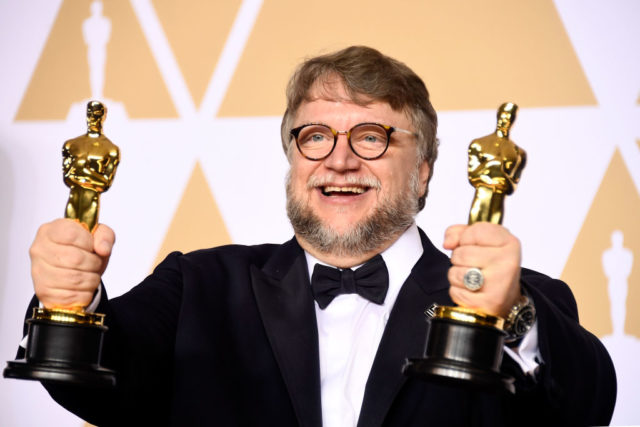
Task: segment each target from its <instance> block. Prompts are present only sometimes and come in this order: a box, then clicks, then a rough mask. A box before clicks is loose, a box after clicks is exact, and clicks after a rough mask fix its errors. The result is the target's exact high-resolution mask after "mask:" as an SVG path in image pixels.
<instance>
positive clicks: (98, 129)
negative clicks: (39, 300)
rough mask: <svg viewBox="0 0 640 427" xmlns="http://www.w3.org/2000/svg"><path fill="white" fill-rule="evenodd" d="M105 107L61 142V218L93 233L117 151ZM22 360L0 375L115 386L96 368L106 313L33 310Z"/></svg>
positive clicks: (91, 109) (93, 108)
mask: <svg viewBox="0 0 640 427" xmlns="http://www.w3.org/2000/svg"><path fill="white" fill-rule="evenodd" d="M105 117H106V109H105V107H104V106H103V105H102V103H100V102H98V101H91V102H89V104H87V127H88V129H87V133H86V134H85V135H81V136H79V137H77V138H74V139H71V140H69V141H66V142H65V143H64V146H63V147H62V157H63V161H62V170H63V175H64V183H65V184H66V185H67V186H68V187H69V188H70V192H69V199H68V201H67V205H66V208H65V218H70V219H73V220H76V221H78V222H80V223H81V224H82V225H84V226H85V227H86V228H87V229H88V230H89V231H91V232H93V231H94V230H95V229H96V227H97V225H98V210H99V207H100V194H101V193H103V192H105V191H107V190H108V189H109V187H110V186H111V183H112V182H113V177H114V175H115V172H116V168H117V166H118V163H119V161H120V150H119V149H118V147H117V146H116V145H115V144H113V143H112V142H111V141H109V139H108V138H107V137H106V136H104V135H103V134H102V123H103V122H104V120H105ZM27 324H28V328H29V332H28V337H27V346H26V352H25V358H24V359H20V360H15V361H10V362H8V363H7V367H6V369H5V370H4V376H5V377H7V378H19V379H30V380H39V381H45V382H47V381H48V382H64V383H75V384H81V385H86V386H91V387H113V386H115V372H113V371H111V370H109V369H105V368H103V367H101V366H100V358H101V352H102V341H103V336H104V333H105V332H106V330H107V327H106V326H104V314H99V313H88V312H86V311H85V310H84V307H81V306H80V305H78V306H71V307H65V308H44V307H40V308H37V307H36V308H34V309H33V316H32V317H31V318H30V319H28V320H27Z"/></svg>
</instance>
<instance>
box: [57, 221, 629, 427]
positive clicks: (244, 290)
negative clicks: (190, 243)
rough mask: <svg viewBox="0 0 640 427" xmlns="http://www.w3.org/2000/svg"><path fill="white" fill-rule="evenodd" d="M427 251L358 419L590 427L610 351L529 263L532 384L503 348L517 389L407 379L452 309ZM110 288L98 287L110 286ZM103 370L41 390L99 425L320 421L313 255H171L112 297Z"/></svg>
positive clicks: (393, 320)
mask: <svg viewBox="0 0 640 427" xmlns="http://www.w3.org/2000/svg"><path fill="white" fill-rule="evenodd" d="M421 237H422V244H423V247H424V254H423V255H422V257H421V258H420V260H419V261H418V263H417V264H416V265H415V266H414V268H413V270H412V272H411V274H410V276H409V277H408V278H407V280H406V282H405V283H404V285H403V287H402V289H401V291H400V294H399V295H398V298H397V300H396V303H395V306H394V307H393V310H392V312H391V315H390V317H389V320H388V323H387V326H386V329H385V331H384V334H383V337H382V340H381V342H380V346H379V348H378V352H377V354H376V356H375V360H374V363H373V367H372V369H371V373H370V375H369V378H368V381H367V384H366V389H365V395H364V401H363V404H362V409H361V413H360V418H359V422H358V426H362V427H369V426H381V425H384V426H414V425H415V426H418V425H420V426H427V425H433V426H472V425H483V426H485V425H486V426H499V425H556V424H557V425H591V424H606V423H608V421H609V419H610V417H611V414H612V411H613V406H614V402H615V390H616V384H615V374H614V371H613V366H612V363H611V360H610V358H609V356H608V354H607V352H606V350H605V349H604V347H603V346H602V345H601V343H600V342H599V341H598V339H597V338H595V337H594V336H593V335H591V334H590V333H589V332H587V331H585V330H584V329H583V328H582V327H581V326H580V325H579V324H578V322H577V308H576V305H575V301H574V299H573V296H572V295H571V292H570V291H569V289H568V287H567V286H566V285H565V284H564V283H562V282H560V281H556V280H551V279H549V278H548V277H546V276H543V275H541V274H539V273H535V272H533V271H530V270H523V272H522V282H523V284H524V286H526V288H527V290H528V292H529V293H530V295H531V296H532V297H533V300H534V302H535V306H536V309H537V313H538V328H539V329H538V330H539V348H540V351H541V354H542V358H543V359H544V362H543V363H542V365H541V368H540V372H539V373H538V375H537V379H536V380H535V381H534V380H532V379H531V378H530V377H527V376H525V375H524V374H523V373H522V372H521V371H520V368H519V367H518V366H517V365H516V364H515V363H514V362H513V361H512V360H511V359H510V358H509V357H508V356H506V355H505V357H504V360H503V365H502V370H503V371H504V372H508V373H510V374H511V375H513V376H515V377H516V386H517V392H516V394H515V395H513V396H511V395H505V394H499V393H495V394H492V393H487V392H480V391H473V390H467V389H463V388H459V387H454V386H447V385H440V384H434V383H428V382H423V381H420V380H417V379H413V378H407V377H405V376H404V375H403V374H402V373H401V368H402V366H403V363H404V361H405V359H406V358H407V357H417V356H421V355H422V352H423V348H424V343H425V337H426V332H427V323H426V321H425V316H424V311H425V308H426V307H428V306H429V305H430V304H431V303H433V302H437V303H439V304H448V305H451V304H452V301H451V300H450V298H449V295H448V288H449V284H448V281H447V270H448V268H449V265H450V263H449V259H448V258H447V257H446V256H445V255H444V254H442V253H441V252H440V251H438V250H437V249H436V248H435V247H434V246H433V245H432V244H431V242H430V241H429V240H428V238H427V237H426V236H425V235H424V233H422V231H421ZM103 290H104V289H103ZM97 311H98V312H102V313H105V314H106V315H107V324H108V326H109V328H110V329H109V331H108V333H107V334H106V338H105V344H104V354H103V365H106V366H107V367H110V368H112V369H115V370H117V372H118V385H117V387H116V389H115V390H113V391H100V390H86V389H79V388H74V387H66V386H54V385H46V387H47V388H48V390H49V392H50V393H51V394H52V396H53V397H54V398H55V399H56V400H57V401H58V402H59V403H60V404H62V405H63V406H65V407H66V408H68V409H69V410H71V411H72V412H74V413H76V414H78V415H79V416H80V417H82V418H84V419H86V420H87V421H89V422H91V423H94V424H97V425H175V426H197V425H215V426H237V425H238V426H297V425H300V426H310V427H319V426H321V425H322V419H321V418H322V415H321V402H320V375H319V371H320V369H319V361H318V336H317V324H316V319H315V309H314V300H313V297H312V295H311V290H310V284H309V277H308V270H307V266H306V259H305V256H304V253H303V251H302V249H301V248H300V246H299V245H298V244H297V242H296V240H295V239H292V240H290V241H289V242H287V243H285V244H283V245H260V246H238V245H231V246H225V247H220V248H214V249H208V250H201V251H196V252H192V253H189V254H186V255H183V254H180V253H173V254H171V255H169V256H168V257H167V258H166V259H165V261H164V262H162V263H161V264H160V265H159V266H158V267H157V268H156V270H155V271H154V273H153V274H152V275H151V276H149V277H147V278H146V279H145V280H144V281H143V282H142V283H141V284H140V285H138V286H137V287H135V288H133V289H132V290H131V291H130V292H128V293H127V294H125V295H123V296H121V297H118V298H114V299H112V300H110V301H108V300H107V298H104V297H103V300H102V302H101V304H100V307H99V308H98V310H97Z"/></svg>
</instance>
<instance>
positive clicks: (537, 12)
mask: <svg viewBox="0 0 640 427" xmlns="http://www.w3.org/2000/svg"><path fill="white" fill-rule="evenodd" d="M331 10H339V11H340V17H341V18H339V19H335V18H331V17H329V16H328V14H327V13H328V12H327V11H331ZM318 17H325V18H326V19H318ZM283 22H286V23H287V25H283ZM470 34H473V36H472V37H470V36H469V35H470ZM399 41H401V42H399ZM352 44H365V45H370V46H372V47H375V48H377V49H379V50H381V51H382V52H383V53H389V54H392V55H393V56H394V57H395V58H398V59H400V60H402V61H404V62H406V63H407V64H409V65H410V66H411V68H413V69H414V70H415V71H416V72H417V73H418V74H419V75H420V76H421V77H422V78H423V79H424V80H425V82H426V83H427V86H428V87H429V90H430V92H431V94H432V98H433V103H434V105H435V107H436V109H437V110H439V111H442V110H461V109H465V110H466V109H494V108H495V106H496V105H499V104H500V103H501V102H503V101H504V100H505V99H510V100H514V101H515V102H517V103H518V104H519V105H521V106H523V107H541V106H564V105H595V104H596V103H597V102H596V99H595V97H594V95H593V92H592V90H591V87H590V86H589V83H588V81H587V79H586V76H585V74H584V71H583V70H582V68H581V66H580V63H579V62H578V59H577V56H576V53H575V51H574V49H573V46H572V45H571V42H570V40H569V38H568V36H567V34H566V31H565V29H564V26H563V24H562V21H561V20H560V18H559V16H558V12H557V10H556V8H555V6H554V4H553V2H552V1H551V0H541V1H535V2H533V1H532V2H504V1H501V0H488V1H483V2H468V3H465V5H464V7H460V3H459V2H444V1H440V0H425V1H415V2H411V4H410V5H407V7H389V3H388V2H387V1H386V0H371V1H369V2H368V3H367V5H366V7H363V4H362V3H360V2H344V1H341V0H325V1H323V2H313V1H302V2H300V1H298V0H282V1H275V2H265V3H264V4H263V6H262V9H261V10H260V14H259V16H258V18H257V21H256V24H255V26H254V28H253V32H252V33H251V36H250V38H249V40H248V42H247V45H246V47H245V50H244V52H243V55H242V57H241V59H240V62H239V64H238V67H237V69H236V72H235V74H234V76H233V79H232V81H231V83H230V86H229V89H228V91H227V94H226V97H225V99H224V101H223V103H222V105H221V108H220V110H219V113H218V114H219V115H220V116H226V117H228V116H263V115H267V116H277V115H281V114H282V112H283V111H284V95H283V94H284V90H285V85H286V82H287V79H288V77H289V75H290V73H291V70H292V69H293V67H294V66H295V65H296V64H298V63H299V62H300V60H301V59H303V58H304V57H306V56H309V55H314V54H318V53H323V52H329V51H333V50H336V49H339V48H342V47H345V46H348V45H352ZM282 46H286V48H281V47H282Z"/></svg>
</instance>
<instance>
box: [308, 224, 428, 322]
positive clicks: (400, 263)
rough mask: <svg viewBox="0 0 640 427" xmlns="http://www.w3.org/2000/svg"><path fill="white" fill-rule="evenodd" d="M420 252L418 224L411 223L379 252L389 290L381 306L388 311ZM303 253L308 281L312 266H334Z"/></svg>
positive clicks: (354, 268)
mask: <svg viewBox="0 0 640 427" xmlns="http://www.w3.org/2000/svg"><path fill="white" fill-rule="evenodd" d="M422 252H423V248H422V240H421V239H420V232H419V231H418V226H417V225H416V224H415V223H413V224H412V225H411V226H409V228H407V230H406V231H405V232H404V233H402V234H401V235H400V237H399V238H398V240H396V241H395V242H393V244H392V245H391V246H389V247H388V248H387V249H386V250H385V251H384V252H382V253H381V254H380V255H381V256H382V259H384V262H385V264H386V265H387V270H388V271H389V290H388V291H387V296H386V298H385V300H384V304H383V306H384V307H385V308H386V309H387V310H389V311H390V310H391V308H392V307H393V304H394V303H395V302H396V298H397V297H398V293H399V292H400V288H401V287H402V284H403V283H404V282H405V280H407V277H409V274H410V273H411V269H412V268H413V266H414V265H415V264H416V263H417V262H418V259H420V257H421V256H422ZM304 254H305V256H306V258H307V268H308V272H309V281H311V275H312V274H313V268H314V267H315V266H316V264H323V265H329V266H330V267H335V266H333V265H330V264H327V263H325V262H322V261H320V260H319V259H317V258H316V257H314V256H313V255H311V254H310V253H309V252H307V251H304ZM361 265H362V264H361ZM361 265H357V266H355V267H351V268H352V269H353V270H356V269H358V268H359V267H360V266H361Z"/></svg>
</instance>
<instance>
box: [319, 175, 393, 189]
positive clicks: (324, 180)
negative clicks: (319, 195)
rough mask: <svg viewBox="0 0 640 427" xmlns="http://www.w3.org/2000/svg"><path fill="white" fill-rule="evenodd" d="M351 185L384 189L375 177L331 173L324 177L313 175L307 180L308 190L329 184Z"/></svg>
mask: <svg viewBox="0 0 640 427" xmlns="http://www.w3.org/2000/svg"><path fill="white" fill-rule="evenodd" d="M337 183H340V184H341V185H342V184H350V185H358V186H361V187H370V188H374V189H376V190H380V189H381V188H382V184H381V183H380V181H379V180H378V178H376V177H374V176H358V175H353V174H348V175H340V177H339V178H338V175H336V174H334V173H329V174H326V175H322V176H317V175H311V176H310V177H309V179H308V180H307V188H308V189H311V188H316V187H323V186H325V185H327V184H334V185H335V184H337Z"/></svg>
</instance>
